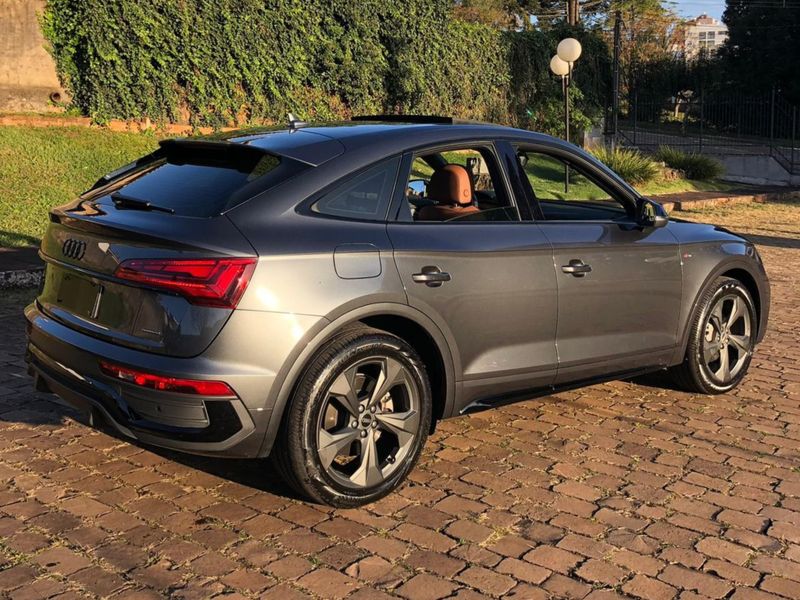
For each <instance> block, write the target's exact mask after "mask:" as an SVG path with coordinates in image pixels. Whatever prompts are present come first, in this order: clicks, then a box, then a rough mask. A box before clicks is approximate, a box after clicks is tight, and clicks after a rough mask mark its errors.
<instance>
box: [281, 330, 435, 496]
mask: <svg viewBox="0 0 800 600" xmlns="http://www.w3.org/2000/svg"><path fill="white" fill-rule="evenodd" d="M384 382H385V385H384ZM384 392H385V393H384ZM431 414H432V398H431V388H430V383H429V380H428V376H427V373H426V371H425V366H424V364H423V362H422V360H421V359H420V357H419V355H418V354H417V352H416V351H415V350H414V349H413V348H412V347H411V346H410V345H409V344H408V343H407V342H406V341H404V340H403V339H401V338H399V337H396V336H394V335H391V334H389V333H386V332H383V331H380V330H377V329H372V328H369V327H366V326H356V327H352V328H348V329H345V330H343V331H342V332H340V334H339V335H337V336H335V337H334V338H332V339H331V340H330V341H328V342H327V343H326V344H325V346H324V347H323V348H322V349H321V350H320V351H319V352H318V353H317V354H316V356H315V357H314V358H313V359H312V360H311V362H310V364H309V365H308V366H307V367H306V369H305V371H304V372H303V374H302V375H301V377H300V380H299V382H298V384H297V385H296V387H295V391H294V393H293V395H292V398H291V402H290V404H289V406H288V407H287V408H286V412H285V413H284V417H283V422H282V424H281V431H280V432H279V435H278V439H277V440H276V442H275V446H274V449H273V452H272V457H273V462H274V464H275V465H276V467H277V469H278V472H279V473H280V474H281V475H282V477H283V478H284V480H285V481H286V482H287V483H288V484H289V485H290V486H291V487H292V488H294V490H295V491H297V492H298V493H299V494H301V495H303V496H306V497H308V498H310V499H312V500H314V501H316V502H320V503H323V504H328V505H330V506H334V507H337V508H351V507H356V506H362V505H364V504H368V503H370V502H374V501H376V500H378V499H380V498H382V497H383V496H385V495H387V494H388V493H390V492H391V491H393V490H394V489H396V488H397V487H398V486H399V485H400V484H401V483H402V482H403V480H404V479H405V478H406V476H407V475H408V473H409V472H410V471H411V469H412V468H413V467H414V465H415V464H416V462H417V460H418V459H419V455H420V453H421V451H422V448H423V446H424V445H425V440H426V439H427V435H428V431H429V430H430V425H431V418H432V417H431Z"/></svg>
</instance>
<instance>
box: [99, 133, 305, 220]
mask: <svg viewBox="0 0 800 600" xmlns="http://www.w3.org/2000/svg"><path fill="white" fill-rule="evenodd" d="M287 162H288V163H292V165H288V164H284V163H287ZM297 166H298V163H296V162H295V161H292V160H290V159H285V158H282V157H279V156H275V155H273V154H267V153H264V152H262V151H260V150H255V149H251V148H247V147H239V148H235V147H231V146H228V147H224V146H221V145H219V144H207V145H206V144H201V143H184V144H175V145H169V144H165V145H162V148H161V149H160V150H158V151H157V152H156V153H155V154H153V155H152V160H150V161H147V162H146V163H145V164H144V165H143V166H141V167H140V168H137V169H134V170H132V171H131V172H129V173H123V174H122V175H121V176H120V177H119V179H118V180H117V182H116V184H115V185H114V184H112V185H111V186H110V187H108V188H106V189H104V190H103V193H104V194H108V193H111V192H115V191H116V192H120V193H122V194H124V195H125V197H128V198H133V199H136V200H142V201H146V202H150V203H151V204H152V205H154V206H158V207H160V208H166V209H171V210H173V211H175V214H177V215H184V216H190V217H212V216H215V215H218V214H220V213H222V212H223V211H225V210H227V209H229V208H232V207H233V206H236V205H237V204H239V203H241V202H244V201H245V200H247V199H248V198H250V197H252V196H253V195H255V194H256V193H258V192H260V191H263V190H264V189H266V188H268V187H272V185H274V184H276V183H278V182H279V181H281V180H283V179H286V178H287V177H288V176H289V175H291V174H293V173H294V172H296V170H297Z"/></svg>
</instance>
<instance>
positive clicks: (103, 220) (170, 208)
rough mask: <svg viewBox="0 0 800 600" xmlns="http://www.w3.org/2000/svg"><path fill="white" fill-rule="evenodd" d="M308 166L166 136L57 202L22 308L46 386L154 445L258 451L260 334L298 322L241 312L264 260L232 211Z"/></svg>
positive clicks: (268, 379)
mask: <svg viewBox="0 0 800 600" xmlns="http://www.w3.org/2000/svg"><path fill="white" fill-rule="evenodd" d="M306 166H307V165H304V164H303V163H301V162H298V161H296V160H293V159H291V158H289V157H286V156H281V155H278V154H273V153H270V152H267V151H265V150H263V149H261V148H254V147H250V146H247V145H245V144H239V143H232V142H227V141H170V142H166V143H163V144H162V146H161V147H160V148H159V150H158V151H156V152H155V153H154V154H152V155H150V156H148V157H145V158H144V159H142V160H140V161H138V162H137V163H134V164H132V165H129V166H128V167H125V168H123V169H121V170H119V171H118V172H116V173H112V174H111V175H109V176H107V177H106V178H104V179H103V180H101V181H99V182H98V183H97V184H96V185H95V187H94V188H93V189H92V190H90V191H89V192H87V193H86V194H84V195H83V196H81V198H79V199H78V200H76V201H75V202H73V203H71V204H69V205H66V206H64V207H60V208H58V209H54V210H53V211H52V212H51V214H50V221H51V222H50V224H49V227H48V229H47V232H46V234H45V236H44V238H43V240H42V246H41V256H42V258H43V259H44V261H45V263H46V270H45V276H44V282H43V286H42V289H41V292H40V294H39V295H38V297H37V298H36V300H35V301H34V302H33V303H32V304H31V305H30V306H28V307H27V308H26V310H25V315H26V318H27V320H28V336H29V342H28V349H27V350H28V351H27V358H28V362H29V365H30V370H31V373H32V374H33V375H34V377H35V380H36V385H37V388H38V389H40V390H45V391H52V392H54V393H56V394H58V395H59V396H61V397H62V398H64V399H65V400H67V401H68V402H70V403H71V404H73V405H75V406H77V407H79V408H81V409H83V410H86V411H88V412H91V413H92V414H94V415H95V416H100V417H102V418H104V419H105V420H107V421H109V422H110V423H111V424H113V425H114V426H115V427H116V428H117V429H118V430H119V431H120V432H121V433H122V434H124V435H126V436H129V437H132V438H136V439H139V440H142V441H145V442H148V443H153V444H157V445H160V446H164V447H169V448H174V449H179V450H185V451H190V452H199V453H223V454H226V455H231V456H255V455H257V454H258V452H259V448H260V445H261V442H262V440H263V432H264V430H265V428H266V424H267V421H268V419H269V416H270V411H269V407H267V406H264V399H265V397H266V391H267V390H268V389H269V387H270V385H271V383H272V381H273V379H274V377H275V369H274V368H271V367H272V365H269V364H265V363H264V361H262V360H260V359H259V357H260V356H261V355H262V354H263V352H262V347H263V346H264V338H263V337H262V336H263V334H264V332H268V335H269V337H277V338H279V339H280V338H281V336H285V337H286V339H294V338H293V337H292V335H290V333H291V332H290V331H289V328H290V327H295V328H296V327H297V326H298V325H297V323H296V321H295V322H292V323H288V322H287V321H286V319H281V318H279V317H278V316H276V315H274V314H271V313H268V312H260V311H253V310H238V311H237V310H236V308H237V306H238V305H239V303H240V302H241V301H242V298H243V297H244V296H245V295H246V294H248V293H256V291H254V290H251V289H249V283H250V281H251V279H252V277H253V274H254V272H255V271H256V269H258V268H259V262H258V261H259V257H258V256H257V254H256V252H255V250H254V249H253V247H252V246H251V245H250V243H249V242H248V240H247V239H246V238H245V237H244V236H243V235H242V234H241V232H240V231H239V230H238V229H237V228H236V226H235V225H234V224H233V223H232V222H231V221H230V220H229V219H228V218H227V217H226V216H225V212H226V211H227V210H228V209H230V208H231V207H232V206H235V205H237V204H239V203H241V202H244V201H245V200H247V199H249V198H252V197H253V196H255V195H258V194H259V193H261V192H263V191H264V190H266V189H269V188H270V187H272V186H275V185H277V184H278V183H280V182H282V181H285V180H286V179H287V178H290V177H293V176H295V175H297V174H298V173H300V172H302V171H303V169H304V168H306ZM309 326H310V323H309ZM260 334H261V335H260Z"/></svg>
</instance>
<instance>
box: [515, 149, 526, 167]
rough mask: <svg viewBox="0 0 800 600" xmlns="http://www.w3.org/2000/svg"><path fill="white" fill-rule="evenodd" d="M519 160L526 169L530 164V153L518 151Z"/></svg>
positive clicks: (520, 164)
mask: <svg viewBox="0 0 800 600" xmlns="http://www.w3.org/2000/svg"><path fill="white" fill-rule="evenodd" d="M517 160H518V161H519V166H520V167H522V168H523V169H524V168H525V167H526V166H527V164H528V155H527V154H525V153H524V152H517Z"/></svg>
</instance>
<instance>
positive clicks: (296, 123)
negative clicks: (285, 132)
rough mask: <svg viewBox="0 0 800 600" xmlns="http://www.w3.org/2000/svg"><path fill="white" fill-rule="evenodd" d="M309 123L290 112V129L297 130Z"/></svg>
mask: <svg viewBox="0 0 800 600" xmlns="http://www.w3.org/2000/svg"><path fill="white" fill-rule="evenodd" d="M306 125H307V123H306V122H305V121H301V120H300V119H298V118H297V117H295V116H294V115H293V114H292V113H289V130H290V131H297V130H298V129H300V128H301V127H305V126H306Z"/></svg>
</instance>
